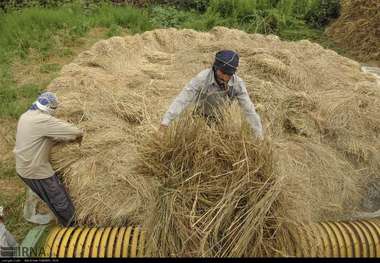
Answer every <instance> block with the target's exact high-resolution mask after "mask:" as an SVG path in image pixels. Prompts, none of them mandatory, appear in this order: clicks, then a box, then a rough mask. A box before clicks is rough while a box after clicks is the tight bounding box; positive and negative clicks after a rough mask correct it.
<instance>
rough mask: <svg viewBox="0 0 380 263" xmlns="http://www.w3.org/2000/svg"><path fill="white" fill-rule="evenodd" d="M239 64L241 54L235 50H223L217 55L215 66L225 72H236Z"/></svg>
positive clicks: (228, 73)
mask: <svg viewBox="0 0 380 263" xmlns="http://www.w3.org/2000/svg"><path fill="white" fill-rule="evenodd" d="M238 66H239V54H238V53H237V52H235V51H233V50H221V51H219V52H218V53H216V55H215V61H214V65H213V67H214V68H215V69H219V70H221V71H222V72H223V73H224V74H227V75H233V74H235V72H236V70H237V67H238Z"/></svg>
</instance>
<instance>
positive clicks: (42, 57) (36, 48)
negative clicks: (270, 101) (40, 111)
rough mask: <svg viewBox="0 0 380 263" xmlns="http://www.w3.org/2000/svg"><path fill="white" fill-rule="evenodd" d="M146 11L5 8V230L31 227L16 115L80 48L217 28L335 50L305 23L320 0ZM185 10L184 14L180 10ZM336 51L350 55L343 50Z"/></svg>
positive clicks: (1, 199) (0, 59)
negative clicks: (158, 32)
mask: <svg viewBox="0 0 380 263" xmlns="http://www.w3.org/2000/svg"><path fill="white" fill-rule="evenodd" d="M177 2H180V3H182V4H176V5H173V6H168V5H149V6H147V7H145V8H135V7H131V6H113V5H110V4H96V5H95V4H93V5H83V4H81V3H79V2H75V3H70V4H67V5H58V6H50V7H44V8H43V7H40V6H29V7H23V8H11V9H9V10H7V11H6V12H2V11H0V32H1V34H0V155H1V156H2V157H1V158H0V161H1V163H0V182H1V183H0V185H1V191H0V205H3V206H5V212H6V214H7V215H8V216H7V222H6V225H7V227H8V228H9V230H10V231H11V232H13V233H14V234H15V236H16V238H17V239H18V240H19V241H21V240H22V238H23V237H24V236H25V234H26V233H27V231H28V230H29V229H30V228H31V227H32V226H33V225H32V224H29V223H26V222H25V221H24V220H23V219H22V204H23V201H24V198H25V193H24V185H23V183H22V182H21V180H20V179H18V178H17V175H16V174H15V169H14V161H13V155H12V153H11V150H12V147H13V144H14V135H15V125H16V122H17V118H18V117H19V116H20V114H21V113H23V112H24V111H25V110H26V109H27V108H28V107H29V105H30V104H31V103H32V102H33V101H34V100H35V98H36V96H37V95H38V93H39V92H40V91H42V90H44V89H45V88H46V86H47V85H48V84H49V83H50V81H51V80H53V79H54V78H55V77H56V76H57V75H58V73H59V71H60V69H61V68H62V66H63V65H65V64H67V63H69V62H70V61H71V60H72V59H73V58H74V57H75V56H76V55H77V54H79V53H80V52H81V51H83V50H86V49H88V48H89V47H90V46H91V45H92V44H94V43H95V42H97V41H99V40H100V39H105V38H109V37H111V36H115V35H124V34H134V33H139V32H144V31H146V30H151V29H154V28H165V27H176V28H193V29H196V30H200V31H207V30H209V29H211V28H212V27H214V26H227V27H232V28H239V29H242V30H245V31H247V32H252V33H253V32H257V33H263V34H276V35H279V36H280V37H281V38H283V39H286V40H299V39H305V38H306V39H310V40H313V41H316V42H319V43H320V44H322V45H323V46H325V47H330V48H335V47H334V45H333V44H332V42H331V41H329V40H328V39H327V38H326V37H325V36H324V35H323V26H321V25H317V26H316V23H317V22H318V19H315V18H314V20H312V19H309V20H308V19H306V18H307V15H309V16H311V17H312V15H310V14H311V11H312V10H313V8H314V9H315V8H316V7H315V6H316V3H317V2H319V1H315V0H303V1H295V0H233V1H230V0H203V1H202V0H198V1H187V2H186V1H182V2H181V1H177ZM178 7H180V8H181V9H178ZM337 51H338V52H344V51H342V50H337Z"/></svg>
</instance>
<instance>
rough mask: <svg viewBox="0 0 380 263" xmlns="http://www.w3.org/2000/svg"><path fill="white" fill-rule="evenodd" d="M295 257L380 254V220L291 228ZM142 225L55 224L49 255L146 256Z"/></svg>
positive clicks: (317, 224) (328, 223)
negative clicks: (91, 225) (90, 226)
mask: <svg viewBox="0 0 380 263" xmlns="http://www.w3.org/2000/svg"><path fill="white" fill-rule="evenodd" d="M290 233H291V235H292V237H293V242H292V244H290V245H291V246H290V247H291V249H289V250H288V252H287V254H288V255H289V256H295V257H348V258H355V257H380V220H379V219H370V220H358V221H347V222H320V223H315V224H311V225H306V226H299V227H297V228H295V229H293V230H292V231H290ZM144 247H145V233H144V231H142V229H141V227H138V226H137V227H106V228H88V227H84V228H83V227H69V228H60V227H55V228H53V229H52V230H51V231H50V234H49V236H48V237H47V240H46V243H45V247H44V251H45V256H47V257H78V258H80V257H87V258H88V257H116V258H120V257H122V258H125V257H143V256H145V255H144Z"/></svg>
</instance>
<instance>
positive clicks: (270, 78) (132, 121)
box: [49, 27, 380, 256]
mask: <svg viewBox="0 0 380 263" xmlns="http://www.w3.org/2000/svg"><path fill="white" fill-rule="evenodd" d="M220 49H235V50H237V51H238V52H239V53H240V55H241V64H240V65H241V66H240V68H239V71H238V74H239V76H241V77H242V78H243V79H244V80H245V82H246V85H247V88H248V92H249V93H250V96H251V98H252V100H253V101H254V103H255V104H256V106H257V111H258V113H259V114H260V116H261V117H262V121H263V124H264V129H265V140H264V141H263V142H258V141H255V140H254V139H253V136H252V134H251V131H250V129H249V128H248V127H247V123H246V121H245V117H244V115H242V114H241V113H240V109H239V106H238V105H236V104H234V105H232V107H228V108H227V109H225V117H224V121H222V122H221V124H218V125H210V124H207V123H205V121H204V120H202V119H198V118H193V117H192V114H191V108H190V109H189V111H188V112H186V113H184V114H182V115H181V117H180V118H179V119H177V120H176V121H175V122H174V123H172V125H171V126H170V128H169V130H168V131H167V133H164V134H161V135H160V133H158V132H157V128H158V126H159V123H160V120H161V118H162V115H163V114H164V112H165V111H166V110H167V107H168V106H169V104H170V102H171V101H172V100H173V98H174V97H175V96H176V95H177V94H178V93H179V91H180V90H181V89H182V87H183V86H184V85H185V84H186V83H187V82H188V81H189V80H190V79H191V78H192V77H194V76H195V75H196V74H197V73H198V72H199V71H201V70H202V69H204V68H207V67H209V66H210V65H211V63H212V61H213V57H214V55H215V53H216V52H217V51H218V50H220ZM49 89H50V90H53V91H56V92H57V93H58V96H59V97H60V100H61V101H62V103H63V106H62V107H61V109H60V112H59V117H62V118H65V119H68V120H70V121H72V122H74V123H76V124H77V125H79V126H80V127H81V128H82V129H84V130H85V131H86V133H85V137H84V141H83V144H82V146H81V147H78V146H77V145H70V144H69V145H64V146H59V147H57V148H56V151H55V153H54V154H53V161H54V164H55V167H56V169H59V170H60V171H62V172H63V174H64V178H65V183H66V185H67V187H68V189H69V192H70V194H71V196H72V198H73V200H74V204H75V206H76V212H77V218H78V219H79V221H80V222H82V223H83V224H89V225H98V226H115V225H125V224H141V225H143V226H144V228H145V229H146V231H147V235H148V238H149V240H148V242H147V246H148V247H147V250H148V252H149V254H150V255H156V256H272V255H287V252H286V251H287V250H288V248H287V246H289V244H291V242H292V240H291V239H292V236H291V235H290V234H289V229H290V228H291V226H294V225H298V224H308V223H310V222H316V221H320V220H338V219H348V218H351V216H352V214H353V213H354V212H355V211H356V210H358V209H359V208H360V205H361V198H362V196H363V195H364V194H365V188H366V186H367V184H368V183H371V182H373V181H374V180H377V179H378V178H377V176H378V175H379V174H380V173H379V171H380V167H379V166H380V162H379V161H380V154H379V149H380V140H379V139H378V138H379V132H380V103H379V99H380V88H379V86H378V84H377V82H376V79H375V77H373V76H372V75H370V74H366V73H363V72H361V71H360V64H359V63H357V62H355V61H352V60H350V59H348V58H344V57H341V56H339V55H337V54H336V53H335V52H333V51H330V50H326V49H323V48H322V47H321V46H319V45H317V44H313V43H311V42H309V41H306V40H305V41H298V42H285V41H281V40H279V39H278V38H277V37H275V36H263V35H259V34H247V33H244V32H242V31H239V30H231V29H227V28H223V27H216V28H214V29H213V30H211V31H210V32H207V33H200V32H196V31H194V30H177V29H162V30H154V31H149V32H145V33H143V34H140V35H134V36H126V37H123V38H122V37H113V38H111V39H108V40H104V41H100V42H98V43H97V44H95V45H94V46H93V47H92V48H91V50H89V51H86V52H83V53H82V54H80V56H79V57H78V58H77V59H75V60H74V61H73V62H72V63H71V64H69V65H66V66H65V67H64V68H63V69H62V71H61V73H60V77H58V78H57V79H55V80H54V81H53V82H52V83H51V85H50V86H49ZM315 245H316V246H317V245H318V244H315Z"/></svg>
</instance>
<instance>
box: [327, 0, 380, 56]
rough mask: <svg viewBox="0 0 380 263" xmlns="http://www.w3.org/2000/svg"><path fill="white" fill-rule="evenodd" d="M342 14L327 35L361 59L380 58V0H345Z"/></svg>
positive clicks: (329, 28) (328, 29)
mask: <svg viewBox="0 0 380 263" xmlns="http://www.w3.org/2000/svg"><path fill="white" fill-rule="evenodd" d="M341 6H342V11H341V16H340V17H339V18H338V20H336V21H335V22H334V23H333V24H332V25H331V26H330V27H328V28H327V31H326V33H327V35H329V36H330V37H332V38H333V39H334V41H336V42H337V43H338V44H339V45H340V46H342V47H344V48H347V49H348V50H350V51H351V52H352V54H353V55H355V56H356V57H357V58H358V59H360V60H361V61H367V60H377V61H379V60H380V2H379V1H378V0H356V1H351V0H343V1H341Z"/></svg>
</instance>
